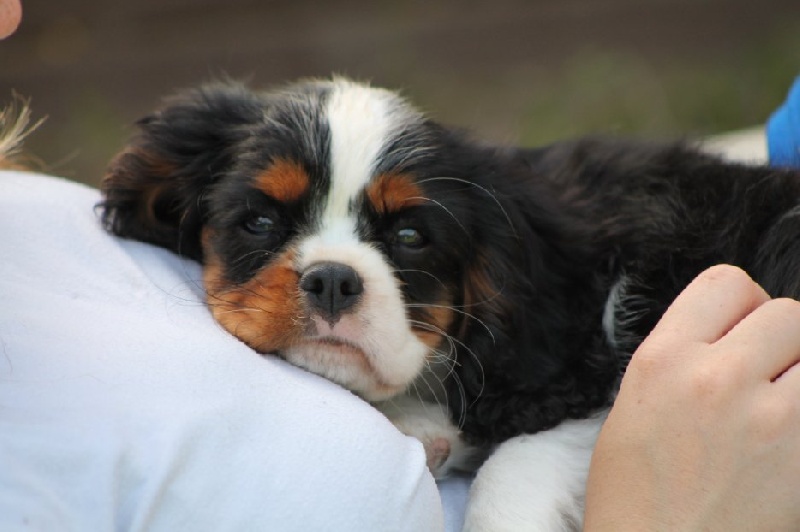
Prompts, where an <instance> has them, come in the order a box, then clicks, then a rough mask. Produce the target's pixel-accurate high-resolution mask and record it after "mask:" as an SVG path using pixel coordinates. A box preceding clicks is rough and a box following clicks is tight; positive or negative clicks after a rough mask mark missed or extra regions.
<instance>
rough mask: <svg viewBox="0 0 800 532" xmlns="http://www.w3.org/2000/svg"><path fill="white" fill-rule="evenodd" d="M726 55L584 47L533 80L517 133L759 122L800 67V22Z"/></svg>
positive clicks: (644, 130)
mask: <svg viewBox="0 0 800 532" xmlns="http://www.w3.org/2000/svg"><path fill="white" fill-rule="evenodd" d="M727 57H728V60H727V62H715V63H711V62H699V61H698V62H697V63H695V64H686V63H680V64H675V63H672V64H669V63H668V64H665V65H660V66H659V67H654V66H652V65H650V64H648V63H646V62H644V61H642V60H641V59H640V58H639V57H637V56H636V55H634V54H632V53H615V52H608V51H591V50H587V51H584V52H582V53H579V54H577V55H576V56H574V57H573V58H572V59H571V60H570V61H568V62H566V63H565V64H564V65H563V67H562V68H560V69H559V71H558V72H556V73H555V75H551V76H547V77H546V79H545V81H541V82H538V83H535V86H534V87H533V88H532V89H531V94H532V97H531V98H530V101H529V103H528V105H527V107H526V109H525V113H524V117H523V119H522V120H521V125H520V131H519V138H520V140H521V142H522V143H524V144H541V143H545V142H549V141H552V140H555V139H559V138H563V137H569V136H574V135H579V134H585V133H614V134H620V135H650V136H660V137H664V136H674V135H680V136H685V135H689V136H698V135H708V134H714V133H719V132H724V131H730V130H734V129H739V128H744V127H749V126H753V125H758V124H763V123H764V122H765V120H766V119H767V118H768V117H769V115H770V114H771V112H772V111H773V110H774V109H775V108H776V107H777V106H778V105H779V104H780V102H782V101H783V99H784V98H785V97H786V93H787V91H788V89H789V86H790V84H791V82H792V80H793V79H794V77H795V76H796V75H799V74H800V27H798V28H794V29H793V30H787V31H785V32H781V33H780V34H778V35H773V36H772V37H771V38H770V39H769V40H768V41H767V42H764V43H762V44H760V45H759V46H757V47H755V48H753V47H751V48H749V49H746V50H737V51H736V52H735V53H732V54H730V56H727Z"/></svg>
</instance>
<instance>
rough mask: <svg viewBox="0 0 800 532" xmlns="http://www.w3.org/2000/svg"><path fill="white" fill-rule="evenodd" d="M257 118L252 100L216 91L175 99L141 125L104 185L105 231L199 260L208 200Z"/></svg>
mask: <svg viewBox="0 0 800 532" xmlns="http://www.w3.org/2000/svg"><path fill="white" fill-rule="evenodd" d="M262 114H263V103H262V101H261V100H260V99H259V97H258V96H257V95H256V94H254V93H252V92H250V91H248V90H247V89H245V88H244V87H242V86H239V85H233V84H219V85H210V86H205V87H202V88H199V89H193V90H190V91H187V92H184V93H181V94H178V95H177V96H175V97H173V98H171V99H169V100H167V101H166V103H165V105H164V106H163V107H162V108H161V109H160V110H158V111H156V112H155V113H153V114H152V115H150V116H147V117H145V118H143V119H141V120H139V122H138V123H137V126H138V131H137V133H136V134H135V135H134V136H133V138H132V139H131V140H130V142H129V143H128V145H127V146H126V147H125V148H124V149H123V151H122V152H121V153H119V154H118V155H117V156H116V157H115V158H114V159H113V160H112V162H111V164H110V166H109V168H108V171H107V173H106V175H105V178H104V179H103V182H102V185H101V190H102V192H103V195H104V200H103V202H102V203H101V204H100V209H101V217H102V222H103V224H104V226H105V227H106V229H107V230H108V231H110V232H112V233H114V234H115V235H119V236H122V237H126V238H132V239H136V240H141V241H144V242H149V243H152V244H156V245H158V246H162V247H165V248H167V249H170V250H172V251H175V252H177V253H179V254H181V255H184V256H186V257H190V258H193V259H196V260H201V259H202V251H201V245H200V230H201V227H202V224H203V223H204V221H205V216H206V213H205V205H204V203H205V200H204V196H205V192H206V191H207V189H208V187H209V186H210V185H212V184H214V183H215V181H216V180H217V179H218V178H219V177H220V176H221V175H222V174H223V173H224V172H225V171H226V170H227V169H228V168H229V167H230V166H231V164H232V162H233V158H234V154H235V151H236V145H237V143H238V142H239V141H240V140H242V139H243V138H246V136H247V131H248V128H247V126H248V125H250V124H253V123H256V122H257V121H258V120H259V119H260V117H261V116H262Z"/></svg>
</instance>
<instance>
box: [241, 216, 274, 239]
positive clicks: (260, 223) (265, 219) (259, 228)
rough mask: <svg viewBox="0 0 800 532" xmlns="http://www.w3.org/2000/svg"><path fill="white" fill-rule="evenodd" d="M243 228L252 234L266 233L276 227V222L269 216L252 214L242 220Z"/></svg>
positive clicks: (260, 234)
mask: <svg viewBox="0 0 800 532" xmlns="http://www.w3.org/2000/svg"><path fill="white" fill-rule="evenodd" d="M244 228H245V230H246V231H247V232H248V233H252V234H254V235H259V236H263V235H267V234H269V233H272V232H273V231H275V230H276V229H277V224H276V223H275V221H274V220H273V219H272V218H270V217H269V216H253V217H251V218H248V219H247V220H246V221H245V222H244Z"/></svg>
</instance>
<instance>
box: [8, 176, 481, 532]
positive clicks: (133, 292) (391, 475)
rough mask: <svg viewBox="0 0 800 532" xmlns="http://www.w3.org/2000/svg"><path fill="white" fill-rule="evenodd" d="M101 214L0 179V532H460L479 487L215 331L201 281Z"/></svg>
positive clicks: (324, 384)
mask: <svg viewBox="0 0 800 532" xmlns="http://www.w3.org/2000/svg"><path fill="white" fill-rule="evenodd" d="M99 199H100V196H99V193H98V192H97V191H96V190H94V189H90V188H88V187H84V186H81V185H77V184H74V183H69V182H66V181H62V180H58V179H54V178H49V177H44V176H39V175H35V174H28V173H21V172H0V530H3V531H6V530H19V529H24V530H48V531H51V530H80V531H84V530H85V531H89V530H91V531H101V530H163V531H176V530H193V531H198V530H209V531H212V530H213V531H224V530H275V531H293V530H296V531H298V532H299V531H302V532H308V531H323V530H324V531H348V532H351V531H391V530H409V531H414V532H420V531H436V530H443V529H445V528H447V529H448V530H458V529H459V528H460V523H461V519H462V516H463V509H464V503H465V498H466V492H467V489H468V484H469V481H468V480H466V479H455V480H452V481H448V482H444V483H440V485H439V490H437V485H436V483H435V482H434V480H433V478H432V477H431V476H430V474H429V473H428V471H427V469H426V467H425V456H424V452H423V450H422V447H421V445H420V444H419V443H418V442H417V441H416V440H413V439H411V438H408V437H405V436H403V435H402V434H400V433H399V432H398V431H397V430H396V429H395V428H394V427H393V426H392V425H391V424H390V423H389V422H388V421H387V420H386V419H385V418H384V417H383V416H382V415H381V414H380V413H378V412H377V411H376V410H374V409H373V408H372V407H371V406H369V405H368V404H367V403H365V402H363V401H362V400H360V399H359V398H357V397H355V396H354V395H352V394H351V393H349V392H347V391H346V390H344V389H342V388H340V387H339V386H336V385H334V384H332V383H330V382H328V381H326V380H324V379H322V378H320V377H317V376H315V375H312V374H309V373H307V372H304V371H302V370H300V369H297V368H295V367H293V366H290V365H288V364H287V363H285V362H283V361H281V360H279V359H277V358H274V357H269V356H267V357H263V356H259V355H257V354H256V353H254V352H253V351H252V350H250V349H249V348H248V347H246V346H245V345H244V344H242V343H241V342H239V341H238V340H237V339H236V338H234V337H232V336H231V335H229V334H228V333H227V332H225V331H224V330H222V329H221V328H220V327H219V326H218V325H217V324H216V322H215V321H214V320H213V319H212V317H211V315H210V314H209V312H208V310H207V308H206V307H205V305H204V304H203V302H202V301H203V298H202V290H201V288H200V286H199V279H200V268H199V266H198V265H197V264H195V263H193V262H191V261H184V260H181V259H180V258H178V257H177V256H175V255H173V254H172V253H170V252H168V251H165V250H162V249H159V248H155V247H152V246H148V245H146V244H142V243H138V242H131V241H125V240H121V239H118V238H114V237H111V236H109V235H107V234H106V233H105V232H104V231H103V230H102V229H101V228H100V226H99V223H98V219H97V215H96V213H95V212H94V206H95V204H96V203H97V202H98V201H99ZM440 491H441V497H440ZM442 501H444V506H443V504H442ZM445 521H446V524H447V526H446V527H445Z"/></svg>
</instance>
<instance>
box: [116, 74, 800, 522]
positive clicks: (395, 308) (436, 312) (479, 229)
mask: <svg viewBox="0 0 800 532" xmlns="http://www.w3.org/2000/svg"><path fill="white" fill-rule="evenodd" d="M102 188H103V192H104V195H105V199H104V201H103V203H102V206H101V207H102V219H103V222H104V224H105V226H106V227H107V228H108V230H110V231H111V232H112V233H113V234H116V235H119V236H122V237H126V238H132V239H136V240H140V241H144V242H149V243H152V244H155V245H158V246H163V247H165V248H167V249H170V250H172V251H174V252H176V253H179V254H180V255H183V256H185V257H189V258H192V259H195V260H197V261H200V262H201V263H202V265H203V272H204V273H203V277H204V278H203V281H204V285H205V291H206V293H207V302H208V306H209V308H210V311H211V312H212V313H213V315H214V317H215V318H216V319H217V320H218V321H219V323H220V324H221V325H222V327H224V328H225V329H227V330H228V331H229V332H230V333H231V334H233V335H235V336H236V337H238V338H239V339H241V340H242V341H243V342H245V343H246V344H248V345H249V346H251V347H252V348H253V349H255V350H256V351H258V352H260V353H264V354H275V355H277V356H280V357H283V358H284V359H286V360H287V361H289V362H291V363H292V364H296V365H297V366H300V367H303V368H306V369H308V370H309V371H312V372H314V373H317V374H319V375H322V376H324V377H326V378H328V379H331V380H333V381H335V382H337V383H339V384H341V385H342V386H344V387H346V388H348V389H350V390H352V391H353V392H355V393H356V394H358V395H360V396H361V397H363V398H364V399H366V400H368V401H371V402H373V403H375V404H376V405H377V406H378V407H379V408H381V409H382V410H383V411H384V412H385V413H386V414H387V416H388V417H389V418H390V419H392V420H393V421H394V423H395V424H396V425H397V426H398V428H400V430H402V431H403V432H405V433H406V434H410V435H413V436H415V437H417V438H419V439H420V440H421V441H422V442H423V444H424V445H425V449H426V452H427V455H428V462H429V466H430V467H431V470H432V471H433V472H434V474H435V475H437V476H442V475H444V474H447V473H448V472H449V471H451V470H457V469H470V468H472V469H474V468H477V467H480V469H479V471H478V476H477V478H476V480H475V482H474V484H473V489H472V494H471V501H470V503H469V507H468V514H467V528H468V529H472V530H566V529H574V528H580V526H581V521H582V493H583V484H584V481H585V477H586V473H587V470H588V465H589V459H590V456H591V449H592V446H593V444H594V439H595V437H596V435H597V431H598V429H599V426H600V424H601V423H602V419H603V414H604V412H605V411H606V409H607V408H608V407H609V406H610V404H611V402H612V401H613V398H614V394H615V391H616V386H617V385H618V382H619V378H620V376H621V373H622V372H623V371H624V369H625V366H626V363H627V361H628V360H629V358H630V356H631V354H632V353H633V352H634V350H635V349H636V347H637V346H638V344H639V343H640V342H641V340H642V339H643V338H644V337H645V336H646V335H647V334H648V332H649V331H650V329H651V328H652V327H653V326H654V324H655V323H656V322H657V321H658V319H659V318H660V317H661V315H662V313H663V312H664V310H665V309H666V308H667V306H668V305H669V304H670V302H671V301H672V300H673V298H674V297H675V296H677V294H678V293H679V292H680V291H681V290H682V289H683V288H684V287H685V286H686V284H687V283H688V282H689V281H690V280H691V279H692V278H693V277H694V276H695V275H696V274H698V273H699V272H700V271H702V270H703V269H705V268H707V267H709V266H711V265H713V264H717V263H730V264H735V265H739V266H741V267H742V268H744V269H745V270H746V271H748V272H749V273H750V275H751V276H753V278H754V279H755V280H756V281H758V282H759V283H761V285H762V286H763V287H764V288H765V289H766V290H767V291H768V292H769V293H770V294H771V295H772V296H789V297H798V296H800V274H798V272H800V239H798V238H797V235H798V233H800V206H799V205H800V204H799V203H798V198H800V174H798V173H797V172H792V171H788V170H780V169H774V168H767V167H757V166H744V165H736V164H729V163H725V162H722V161H721V160H719V159H717V158H715V157H713V156H710V155H706V154H703V153H701V152H700V151H698V150H696V149H693V148H692V147H690V146H686V145H683V144H656V143H633V142H624V141H619V140H609V139H601V138H585V139H580V140H576V141H569V142H563V143H558V144H554V145H551V146H546V147H542V148H533V149H522V148H515V147H509V146H495V145H490V144H486V143H482V142H479V141H477V140H474V139H472V138H470V137H469V136H468V135H466V134H465V133H463V132H461V131H458V130H454V129H452V128H448V127H445V126H443V125H441V124H439V123H437V122H434V121H432V120H430V119H429V118H426V117H425V116H424V115H423V114H421V113H420V112H418V111H417V110H416V109H415V108H414V107H412V106H411V105H409V104H408V103H407V102H406V101H405V100H404V99H403V98H401V97H400V96H398V95H397V94H396V93H394V92H390V91H387V90H383V89H378V88H372V87H370V86H368V85H365V84H361V83H356V82H353V81H349V80H346V79H341V78H335V79H332V80H310V81H302V82H299V83H296V84H292V85H289V86H286V87H284V88H282V89H279V90H274V91H268V92H252V91H250V90H248V89H246V88H245V87H243V86H241V85H237V84H232V83H221V84H216V85H209V86H205V87H202V88H199V89H195V90H189V91H187V92H183V93H181V94H178V95H177V96H175V97H174V98H172V99H169V100H167V101H166V102H165V104H164V105H163V107H161V108H160V109H159V110H157V111H156V112H154V113H153V114H151V115H149V116H147V117H145V118H143V119H142V120H140V121H139V122H138V132H137V133H136V134H135V135H134V136H133V138H132V139H131V141H130V143H129V144H128V145H127V147H126V148H125V149H124V150H123V151H122V152H121V153H120V154H119V155H117V156H116V158H115V159H114V160H113V162H112V163H111V165H110V168H109V170H108V174H107V175H106V177H105V180H104V182H103V185H102ZM487 456H488V459H487V458H486V457H487Z"/></svg>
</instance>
